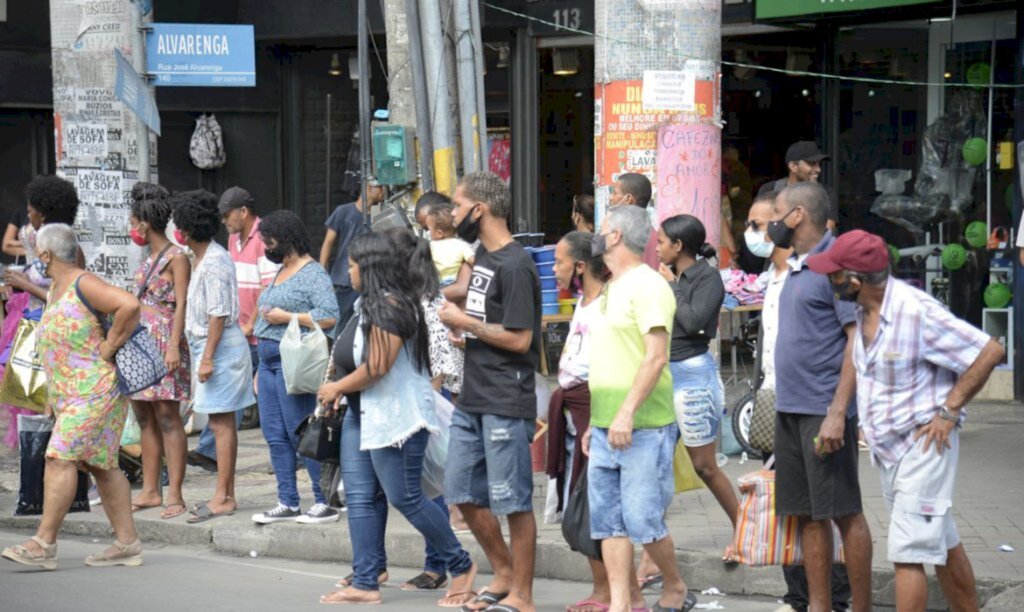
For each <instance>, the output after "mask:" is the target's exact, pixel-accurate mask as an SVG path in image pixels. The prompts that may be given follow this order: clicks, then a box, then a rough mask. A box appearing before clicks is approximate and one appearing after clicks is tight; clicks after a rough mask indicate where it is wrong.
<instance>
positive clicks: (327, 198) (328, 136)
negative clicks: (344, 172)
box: [324, 94, 331, 215]
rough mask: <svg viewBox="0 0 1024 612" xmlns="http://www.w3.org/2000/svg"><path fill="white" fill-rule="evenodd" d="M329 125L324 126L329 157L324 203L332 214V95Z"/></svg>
mask: <svg viewBox="0 0 1024 612" xmlns="http://www.w3.org/2000/svg"><path fill="white" fill-rule="evenodd" d="M325 114H326V115H327V125H325V126H324V131H325V133H326V134H325V135H326V140H327V155H326V158H327V159H326V161H327V163H326V164H324V165H325V166H326V167H327V176H326V177H324V178H325V179H326V180H325V181H324V184H325V185H326V186H327V188H326V189H325V190H324V192H325V193H324V203H325V204H326V205H327V214H328V215H329V214H331V94H327V112H326V113H325Z"/></svg>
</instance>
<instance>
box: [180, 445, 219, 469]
mask: <svg viewBox="0 0 1024 612" xmlns="http://www.w3.org/2000/svg"><path fill="white" fill-rule="evenodd" d="M185 463H187V464H188V465H192V466H195V467H200V468H203V469H204V470H206V471H207V472H216V471H217V462H216V461H215V460H213V459H210V458H209V457H207V456H206V455H204V454H202V453H200V452H198V451H195V450H190V451H188V453H186V454H185Z"/></svg>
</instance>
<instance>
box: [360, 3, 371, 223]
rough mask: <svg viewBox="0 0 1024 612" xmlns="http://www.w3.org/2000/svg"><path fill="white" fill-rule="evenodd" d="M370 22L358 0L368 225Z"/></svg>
mask: <svg viewBox="0 0 1024 612" xmlns="http://www.w3.org/2000/svg"><path fill="white" fill-rule="evenodd" d="M371 146H372V145H371V143H370V22H369V20H368V19H367V17H366V0H359V154H360V156H361V157H362V162H363V163H362V170H363V171H362V177H360V178H361V179H362V185H361V186H360V188H359V192H360V196H359V197H360V198H361V199H362V201H363V215H364V218H365V219H366V225H367V227H369V226H370V206H369V201H368V200H369V198H368V187H369V184H368V183H369V181H370V156H371V155H372V152H371V148H370V147H371Z"/></svg>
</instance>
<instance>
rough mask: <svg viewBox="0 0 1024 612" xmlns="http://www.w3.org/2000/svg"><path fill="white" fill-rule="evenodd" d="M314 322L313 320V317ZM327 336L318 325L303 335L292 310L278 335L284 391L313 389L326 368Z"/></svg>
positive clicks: (297, 392) (299, 391)
mask: <svg viewBox="0 0 1024 612" xmlns="http://www.w3.org/2000/svg"><path fill="white" fill-rule="evenodd" d="M314 323H315V321H314ZM327 357H328V355H327V336H326V335H325V334H324V330H322V329H320V326H319V325H314V326H313V329H312V330H311V331H309V332H307V333H306V334H305V335H303V333H302V328H301V327H300V326H299V316H298V315H295V314H293V315H292V320H291V322H290V323H288V329H287V330H285V332H284V337H283V338H281V369H283V370H284V385H285V388H286V389H287V390H288V395H300V394H303V393H316V392H317V391H318V390H319V389H320V383H322V382H323V379H324V372H326V371H327Z"/></svg>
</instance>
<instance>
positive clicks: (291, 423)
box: [252, 210, 338, 525]
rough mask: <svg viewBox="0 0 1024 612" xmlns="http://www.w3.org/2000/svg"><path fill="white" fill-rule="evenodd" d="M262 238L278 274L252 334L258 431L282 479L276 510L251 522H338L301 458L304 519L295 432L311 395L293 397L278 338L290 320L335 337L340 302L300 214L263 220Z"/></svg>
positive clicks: (311, 406) (314, 469)
mask: <svg viewBox="0 0 1024 612" xmlns="http://www.w3.org/2000/svg"><path fill="white" fill-rule="evenodd" d="M260 235H261V236H262V237H263V242H264V244H266V255H267V259H268V260H270V263H273V264H280V265H281V270H280V271H279V272H278V273H277V276H276V277H274V280H273V282H271V283H270V285H268V286H267V288H266V289H264V290H263V293H261V294H260V299H259V303H258V312H259V316H258V318H257V319H256V328H255V330H254V331H253V333H254V334H255V336H256V338H257V340H258V341H259V354H260V365H259V369H258V370H257V374H256V381H257V384H258V386H259V396H260V404H259V409H260V428H261V429H262V430H263V437H264V438H266V440H267V444H268V445H269V447H270V463H271V465H273V466H274V477H275V478H276V479H277V506H276V507H275V508H272V509H270V510H267V511H266V512H260V513H259V514H255V515H253V517H252V520H253V521H255V522H256V523H260V524H264V525H265V524H268V523H278V522H281V521H294V522H298V523H333V522H334V521H337V520H338V511H337V510H335V509H334V508H331V507H330V506H329V505H327V496H326V495H325V494H324V492H323V491H321V490H320V463H319V462H317V461H314V460H312V459H304V460H303V462H304V463H305V465H306V471H307V472H308V473H309V478H310V480H312V482H313V498H314V500H315V503H314V504H313V506H312V507H311V508H310V509H309V510H308V511H306V513H305V514H302V511H301V508H300V507H299V490H298V486H297V484H296V481H295V462H296V458H295V452H296V449H297V447H298V445H299V437H298V435H296V433H295V430H296V429H297V428H298V427H299V425H300V424H301V423H302V421H304V420H305V419H306V417H308V416H309V415H310V414H312V413H313V410H315V409H316V395H315V394H313V393H298V394H294V395H292V394H289V393H288V388H287V386H286V385H285V380H284V369H283V366H282V363H281V339H282V338H283V337H284V332H285V330H287V329H288V324H289V323H290V322H291V321H292V319H293V318H296V319H298V322H299V325H300V326H301V327H303V328H305V329H310V330H311V329H313V328H314V327H319V328H321V329H322V330H324V331H325V332H326V333H327V334H328V335H329V336H333V335H334V325H335V323H337V320H338V300H337V299H335V297H334V288H333V285H332V284H331V276H330V275H329V274H328V273H327V271H326V270H324V269H323V267H322V266H321V265H320V264H319V263H317V261H316V260H314V259H313V258H312V257H311V256H310V254H309V252H310V250H311V246H310V240H309V233H308V232H307V231H306V226H305V225H303V223H302V220H301V219H299V218H298V217H297V216H295V213H292V212H290V211H286V210H277V211H274V212H272V213H270V214H269V215H267V216H266V217H263V218H262V219H261V220H260Z"/></svg>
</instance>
